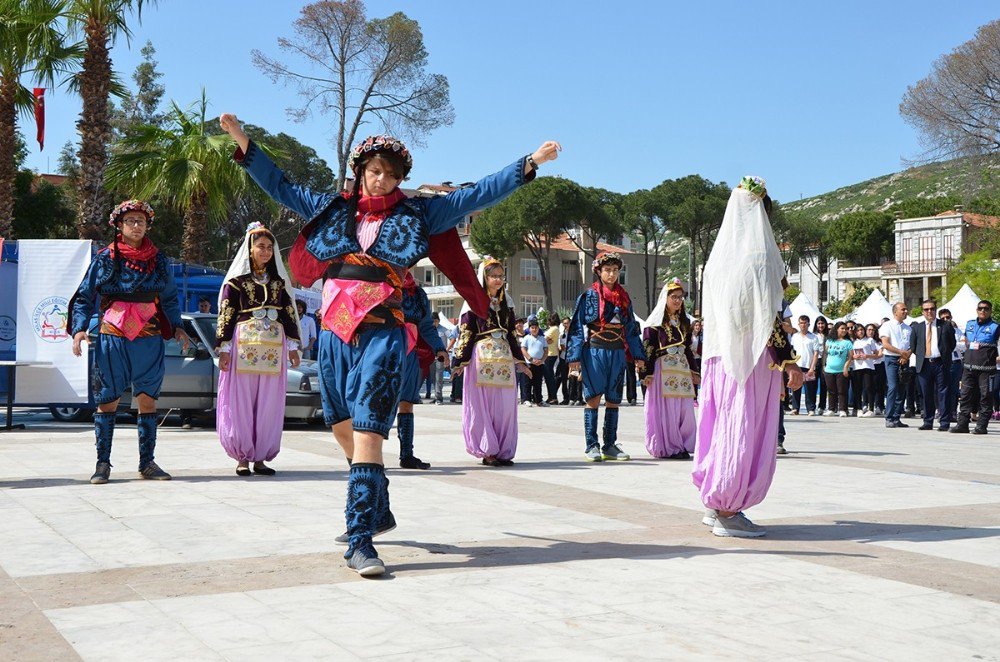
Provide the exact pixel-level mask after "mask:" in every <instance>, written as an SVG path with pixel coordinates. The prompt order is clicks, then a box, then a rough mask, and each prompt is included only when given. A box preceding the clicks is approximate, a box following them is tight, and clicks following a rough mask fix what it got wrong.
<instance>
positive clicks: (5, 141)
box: [0, 0, 81, 237]
mask: <svg viewBox="0 0 1000 662" xmlns="http://www.w3.org/2000/svg"><path fill="white" fill-rule="evenodd" d="M65 5H66V3H65V2H61V1H59V0H0V237H4V236H5V237H11V236H12V235H11V231H12V229H13V223H14V199H15V189H16V186H17V176H18V175H17V169H18V165H19V163H18V159H17V156H18V151H19V149H23V147H24V143H23V142H20V143H19V142H18V132H17V118H18V114H19V113H21V114H23V115H28V114H29V113H30V112H31V109H32V107H33V105H34V99H33V97H32V94H31V90H29V89H28V88H27V87H26V86H25V85H24V84H22V81H25V80H30V81H32V82H34V83H36V84H39V85H40V86H44V87H47V88H51V87H54V86H55V82H56V80H57V79H59V78H62V77H64V76H66V75H68V74H69V72H70V71H72V69H73V68H74V67H75V66H76V64H77V62H78V60H79V57H80V53H81V51H80V48H79V46H78V45H75V44H73V43H71V40H70V39H69V38H67V36H66V33H65V29H64V26H63V24H62V19H61V17H62V13H63V11H64V10H65Z"/></svg>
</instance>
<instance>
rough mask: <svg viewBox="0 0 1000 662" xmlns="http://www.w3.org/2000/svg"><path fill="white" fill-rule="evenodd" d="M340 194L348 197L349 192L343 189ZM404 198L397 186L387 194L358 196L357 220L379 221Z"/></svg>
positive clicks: (349, 195)
mask: <svg viewBox="0 0 1000 662" xmlns="http://www.w3.org/2000/svg"><path fill="white" fill-rule="evenodd" d="M341 195H343V196H344V198H346V199H348V200H349V199H350V197H351V194H350V193H348V192H347V191H344V192H343V193H342V194H341ZM405 199H406V194H405V193H403V192H402V191H400V190H399V189H398V188H395V189H393V191H392V193H390V194H389V195H364V194H362V195H361V196H360V197H359V198H358V220H359V221H381V220H384V219H385V217H386V216H388V215H389V211H390V210H391V209H392V208H393V207H395V206H396V205H397V204H399V203H400V202H402V201H403V200H405Z"/></svg>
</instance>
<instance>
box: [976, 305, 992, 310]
mask: <svg viewBox="0 0 1000 662" xmlns="http://www.w3.org/2000/svg"><path fill="white" fill-rule="evenodd" d="M976 310H992V308H990V307H989V306H979V307H978V308H976Z"/></svg>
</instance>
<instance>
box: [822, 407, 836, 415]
mask: <svg viewBox="0 0 1000 662" xmlns="http://www.w3.org/2000/svg"><path fill="white" fill-rule="evenodd" d="M834 413H835V412H834V411H833V410H832V409H827V410H826V411H825V412H823V415H824V416H833V415H834Z"/></svg>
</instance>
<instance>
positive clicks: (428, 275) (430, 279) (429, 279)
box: [424, 269, 434, 285]
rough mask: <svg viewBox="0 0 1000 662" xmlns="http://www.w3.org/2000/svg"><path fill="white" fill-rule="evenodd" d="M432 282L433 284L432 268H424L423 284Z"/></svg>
mask: <svg viewBox="0 0 1000 662" xmlns="http://www.w3.org/2000/svg"><path fill="white" fill-rule="evenodd" d="M433 284H434V270H433V269H424V285H433Z"/></svg>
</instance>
